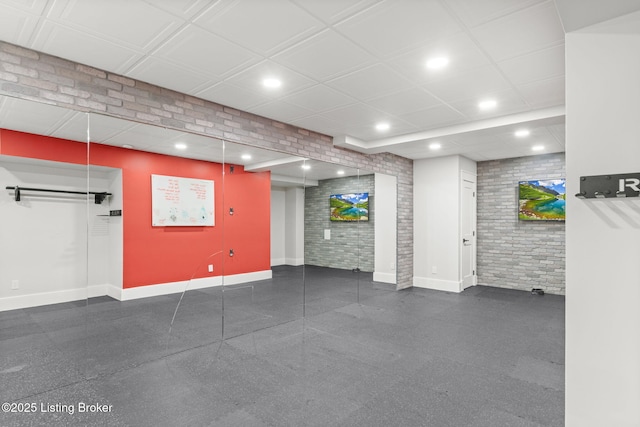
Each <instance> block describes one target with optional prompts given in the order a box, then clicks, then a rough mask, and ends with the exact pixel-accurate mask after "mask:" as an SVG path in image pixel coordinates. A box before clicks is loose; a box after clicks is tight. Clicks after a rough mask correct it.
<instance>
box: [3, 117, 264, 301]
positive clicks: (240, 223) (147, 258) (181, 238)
mask: <svg viewBox="0 0 640 427" xmlns="http://www.w3.org/2000/svg"><path fill="white" fill-rule="evenodd" d="M0 154H2V155H9V156H20V157H27V158H35V159H42V160H52V161H58V162H65V163H75V164H86V163H87V144H85V143H81V142H74V141H68V140H62V139H57V138H51V137H46V136H40V135H32V134H27V133H22V132H16V131H10V130H4V129H0ZM89 159H90V164H91V165H95V166H108V167H112V168H119V169H122V182H123V194H122V196H123V205H122V211H123V233H124V236H123V239H124V240H123V245H124V247H123V251H124V259H123V287H124V288H133V287H137V286H146V285H153V284H159V283H168V282H176V281H182V280H188V279H191V278H201V277H209V276H219V275H221V274H224V275H231V274H240V273H250V272H254V271H263V270H269V269H270V268H271V265H270V264H271V261H270V260H271V255H270V212H271V206H270V203H271V202H270V198H271V184H270V174H269V173H268V172H260V173H252V172H245V171H244V169H243V168H242V167H241V166H235V167H234V172H233V173H232V174H231V173H230V172H229V165H225V167H226V168H227V173H226V174H225V175H224V177H223V174H222V167H223V165H221V164H219V163H211V162H205V161H200V160H191V159H185V158H181V157H172V156H166V155H162V154H154V153H148V152H144V151H137V150H131V149H125V148H119V147H113V146H109V145H102V144H91V147H90V153H89ZM152 174H157V175H171V176H180V177H186V178H196V179H208V180H213V181H214V194H215V224H216V225H215V226H214V227H152V226H151V175H152ZM229 207H233V208H234V215H232V216H231V215H229V214H228V212H229ZM114 208H119V207H114ZM229 249H233V250H234V256H233V257H230V256H229ZM209 264H213V265H214V272H213V273H209V272H208V269H207V267H208V265H209Z"/></svg>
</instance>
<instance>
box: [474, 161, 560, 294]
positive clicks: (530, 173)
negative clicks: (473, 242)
mask: <svg viewBox="0 0 640 427" xmlns="http://www.w3.org/2000/svg"><path fill="white" fill-rule="evenodd" d="M564 177H565V156H564V153H560V154H547V155H542V156H530V157H519V158H515V159H503V160H491V161H486V162H478V228H477V230H478V283H479V284H483V285H490V286H498V287H503V288H513V289H521V290H526V291H530V290H531V289H532V288H542V289H544V290H545V292H549V293H553V294H562V295H564V293H565V224H564V222H554V221H539V222H537V221H520V220H518V182H519V181H527V180H535V179H546V178H564ZM569 215H570V213H569Z"/></svg>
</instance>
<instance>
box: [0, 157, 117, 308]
mask: <svg viewBox="0 0 640 427" xmlns="http://www.w3.org/2000/svg"><path fill="white" fill-rule="evenodd" d="M15 185H18V186H22V187H36V188H54V189H62V190H73V191H84V190H86V188H87V169H86V167H81V166H75V165H68V164H62V163H56V162H44V161H36V160H24V159H19V158H11V157H8V156H5V157H2V158H1V159H0V186H1V187H2V189H3V190H4V188H5V187H6V186H15ZM114 188H115V187H113V186H112V183H111V180H110V177H109V174H108V172H106V171H105V170H99V171H98V170H92V171H91V180H90V187H89V189H90V190H91V191H105V190H110V191H114ZM118 193H121V191H118ZM0 212H1V213H2V221H0V241H2V242H3V244H2V245H0V311H1V310H10V309H16V308H22V307H29V306H37V305H44V304H53V303H58V302H65V301H73V300H79V299H85V298H87V297H91V296H96V295H105V294H106V285H107V284H108V283H109V281H110V279H111V277H112V276H111V270H110V265H109V262H110V261H109V259H110V252H111V251H112V249H113V248H114V247H113V246H111V243H110V234H109V233H110V231H111V230H110V224H109V222H108V221H109V220H108V219H106V218H102V217H97V216H96V215H98V214H108V212H109V206H108V204H107V203H106V202H105V203H103V204H102V205H96V204H95V203H94V202H93V200H91V201H90V202H87V200H86V197H85V196H82V195H61V194H45V193H33V192H26V191H24V192H23V193H22V200H21V201H20V202H16V201H15V200H14V196H13V192H11V191H8V190H4V191H2V192H0ZM6 242H10V243H8V244H7V243H6ZM114 245H115V244H114ZM119 245H120V248H121V247H122V239H121V238H120V239H119ZM121 251H122V249H120V252H121ZM120 259H121V258H120ZM120 271H121V261H120ZM15 280H17V281H18V286H19V288H18V289H15V290H14V289H11V285H12V282H13V281H15ZM121 280H122V279H120V286H121Z"/></svg>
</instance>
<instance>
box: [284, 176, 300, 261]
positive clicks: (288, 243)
mask: <svg viewBox="0 0 640 427" xmlns="http://www.w3.org/2000/svg"><path fill="white" fill-rule="evenodd" d="M285 263H286V264H287V265H303V264H304V189H303V188H297V187H293V188H287V190H286V194H285Z"/></svg>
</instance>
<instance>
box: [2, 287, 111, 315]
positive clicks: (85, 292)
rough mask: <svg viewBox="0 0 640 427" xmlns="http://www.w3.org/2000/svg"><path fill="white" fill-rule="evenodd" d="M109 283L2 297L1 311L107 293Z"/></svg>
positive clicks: (58, 302)
mask: <svg viewBox="0 0 640 427" xmlns="http://www.w3.org/2000/svg"><path fill="white" fill-rule="evenodd" d="M107 286H108V285H107V284H102V285H91V286H87V287H84V288H77V289H63V290H61V291H53V292H39V293H37V294H28V295H18V296H15V297H4V298H0V311H8V310H18V309H20V308H29V307H40V306H42V305H51V304H61V303H63V302H71V301H81V300H86V299H87V298H94V297H100V296H104V295H107Z"/></svg>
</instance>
